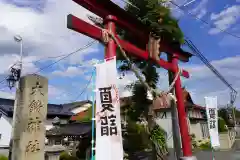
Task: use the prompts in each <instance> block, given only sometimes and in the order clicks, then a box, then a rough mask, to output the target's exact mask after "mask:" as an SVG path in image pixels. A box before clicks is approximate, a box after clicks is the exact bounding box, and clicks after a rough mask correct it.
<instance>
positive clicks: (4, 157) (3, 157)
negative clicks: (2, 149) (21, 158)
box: [0, 155, 8, 160]
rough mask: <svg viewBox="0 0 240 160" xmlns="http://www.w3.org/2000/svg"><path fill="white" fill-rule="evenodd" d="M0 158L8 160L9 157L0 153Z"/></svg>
mask: <svg viewBox="0 0 240 160" xmlns="http://www.w3.org/2000/svg"><path fill="white" fill-rule="evenodd" d="M0 160H8V157H6V156H4V155H0Z"/></svg>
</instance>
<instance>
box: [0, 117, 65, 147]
mask: <svg viewBox="0 0 240 160" xmlns="http://www.w3.org/2000/svg"><path fill="white" fill-rule="evenodd" d="M60 121H61V123H66V122H67V120H66V119H61V120H60ZM52 122H53V119H47V120H46V121H45V126H46V130H49V129H51V128H52V127H53V125H52ZM0 134H1V139H0V147H8V146H9V142H10V139H11V134H12V118H9V117H7V116H5V115H2V117H1V118H0Z"/></svg>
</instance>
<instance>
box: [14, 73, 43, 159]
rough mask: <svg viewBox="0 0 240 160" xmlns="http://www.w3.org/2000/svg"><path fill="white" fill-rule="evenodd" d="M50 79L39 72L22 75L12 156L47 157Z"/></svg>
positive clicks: (24, 157)
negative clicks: (46, 132) (45, 153)
mask: <svg viewBox="0 0 240 160" xmlns="http://www.w3.org/2000/svg"><path fill="white" fill-rule="evenodd" d="M47 104H48V80H47V79H46V78H44V77H42V76H39V75H27V76H24V77H22V78H21V79H20V83H19V95H18V100H17V104H16V109H15V111H16V114H15V115H16V117H15V122H13V123H14V125H13V126H14V128H13V139H12V142H13V143H12V156H11V158H12V160H44V148H45V124H44V122H45V120H46V115H47Z"/></svg>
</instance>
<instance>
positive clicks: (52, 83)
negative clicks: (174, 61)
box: [0, 0, 240, 107]
mask: <svg viewBox="0 0 240 160" xmlns="http://www.w3.org/2000/svg"><path fill="white" fill-rule="evenodd" d="M188 1H190V0H175V3H177V4H179V5H183V4H186V3H187V2H188ZM114 2H115V3H117V4H119V5H120V6H123V5H124V3H123V2H122V1H120V0H115V1H114ZM0 8H1V10H0V34H1V37H0V56H1V58H0V68H1V69H0V80H1V79H2V78H4V77H5V76H6V75H7V73H8V67H9V66H10V65H11V64H13V63H15V62H16V61H17V60H18V59H19V56H18V53H19V44H17V43H16V42H14V41H13V36H14V35H16V34H19V35H21V36H22V37H23V40H24V41H23V44H24V74H27V73H34V72H36V71H37V70H38V69H39V68H41V67H43V66H45V65H49V64H51V63H53V62H54V61H56V60H58V59H59V58H47V57H54V56H59V55H62V54H68V53H70V52H72V51H75V50H77V49H79V48H81V47H83V46H84V45H86V44H87V43H89V42H90V41H91V39H90V38H88V37H86V36H83V35H81V34H79V33H75V32H73V31H71V30H68V29H67V28H66V16H67V14H69V13H72V14H74V15H76V16H77V17H79V18H81V19H84V20H86V21H88V22H89V20H88V19H87V16H86V15H87V14H91V13H89V12H88V11H87V10H86V9H83V8H82V7H80V6H78V5H76V4H75V3H74V2H72V1H70V0H68V1H67V0H35V1H32V0H0ZM171 8H172V13H173V15H174V16H175V17H176V18H177V19H179V20H180V21H179V22H180V27H181V29H182V30H183V32H184V34H185V36H188V37H189V38H190V39H191V40H192V41H193V43H194V44H195V45H196V46H197V47H198V48H199V50H200V51H201V52H202V53H203V54H204V55H205V56H206V57H207V58H208V59H209V60H210V61H211V62H212V64H213V65H214V66H215V67H216V68H217V69H219V71H220V72H221V74H222V75H223V76H225V77H226V79H227V80H228V81H229V83H231V84H233V87H234V88H236V90H238V91H240V76H239V74H238V73H239V69H240V64H239V63H240V46H239V45H238V44H239V42H240V38H236V37H233V36H231V35H228V34H226V33H223V32H221V31H220V30H218V29H216V28H221V29H223V30H225V31H226V32H230V33H232V34H234V35H236V36H239V37H240V23H239V19H240V1H239V0H221V1H210V0H196V1H195V2H193V3H191V4H190V5H188V6H186V7H185V8H184V10H185V12H183V11H181V10H179V9H178V8H176V7H174V6H171ZM187 12H191V13H192V14H193V15H194V16H196V17H198V18H201V19H203V20H205V21H207V22H209V24H210V25H206V24H204V23H202V22H200V21H199V20H196V18H194V17H192V16H190V15H188V14H187ZM103 54H104V49H103V46H102V45H101V44H97V43H96V44H94V45H92V46H91V47H89V48H88V49H86V50H84V51H81V52H78V53H76V54H73V55H71V56H70V57H68V58H66V59H65V60H62V61H59V63H57V64H56V65H53V66H52V67H49V68H47V69H45V70H43V71H41V72H40V74H41V75H44V76H46V77H48V79H49V101H50V102H51V103H67V102H71V101H73V100H76V98H77V97H78V96H79V94H80V93H81V92H82V90H83V89H84V88H85V86H86V84H87V82H88V81H89V79H90V76H91V73H92V70H93V67H92V65H93V64H94V63H95V62H97V61H98V60H102V59H103ZM42 58H45V59H44V60H40V61H39V62H38V63H33V62H34V61H36V60H39V59H42ZM181 66H182V67H183V68H186V69H187V70H189V72H190V74H191V78H190V79H188V80H187V79H184V78H183V79H182V80H183V85H184V86H185V87H186V88H187V89H188V90H189V91H190V93H191V94H192V97H193V99H194V101H195V103H198V104H202V105H204V97H205V96H218V97H219V104H221V105H224V104H226V103H228V101H229V90H228V88H227V87H226V86H225V85H224V84H223V83H222V82H221V81H220V80H218V79H217V77H216V76H215V75H213V74H212V73H211V72H210V71H209V70H208V69H207V68H206V67H205V66H204V65H203V64H202V63H201V61H200V60H199V59H198V58H197V57H193V58H192V59H191V61H190V62H189V63H187V64H181ZM159 73H160V77H161V78H160V82H159V88H161V89H163V90H164V89H167V83H168V82H167V76H166V71H164V70H163V69H159ZM134 80H136V78H135V76H134V75H133V74H131V73H129V74H127V76H125V77H124V79H123V80H119V88H120V91H121V93H122V95H129V91H126V90H125V89H124V86H125V85H126V84H128V83H131V82H132V81H134ZM4 86H6V83H2V84H0V88H2V89H0V96H1V97H6V98H13V97H14V90H12V91H10V90H9V89H8V88H6V87H5V88H4ZM91 95H92V93H91V88H90V87H88V89H87V91H86V92H84V94H82V96H80V97H79V99H77V100H83V99H87V98H90V97H91ZM236 105H237V106H239V107H240V100H239V97H237V101H236Z"/></svg>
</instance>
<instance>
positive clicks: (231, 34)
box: [168, 0, 240, 39]
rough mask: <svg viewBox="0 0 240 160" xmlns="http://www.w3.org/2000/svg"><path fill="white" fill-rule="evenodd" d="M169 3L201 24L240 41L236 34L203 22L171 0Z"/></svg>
mask: <svg viewBox="0 0 240 160" xmlns="http://www.w3.org/2000/svg"><path fill="white" fill-rule="evenodd" d="M168 2H170V3H171V4H173V5H174V6H176V7H177V8H179V9H180V10H182V11H183V12H186V13H187V14H188V15H190V16H191V17H193V18H195V19H196V20H199V21H200V22H202V23H204V24H206V25H208V26H210V27H213V28H216V29H218V30H219V31H221V32H222V33H225V34H228V35H230V36H232V37H235V38H238V39H240V36H238V35H236V34H233V33H231V32H229V31H226V30H224V29H222V28H219V27H217V26H215V25H214V24H211V23H209V22H208V21H206V20H203V19H202V18H199V17H197V16H196V15H194V14H193V13H191V12H189V11H186V10H185V9H184V8H183V7H182V6H180V5H178V4H176V3H175V2H173V1H171V0H170V1H168Z"/></svg>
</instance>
